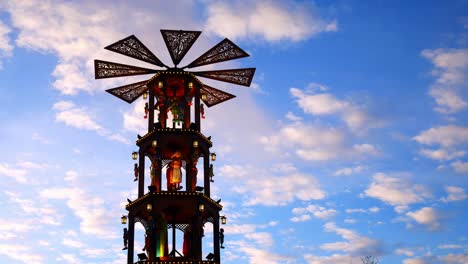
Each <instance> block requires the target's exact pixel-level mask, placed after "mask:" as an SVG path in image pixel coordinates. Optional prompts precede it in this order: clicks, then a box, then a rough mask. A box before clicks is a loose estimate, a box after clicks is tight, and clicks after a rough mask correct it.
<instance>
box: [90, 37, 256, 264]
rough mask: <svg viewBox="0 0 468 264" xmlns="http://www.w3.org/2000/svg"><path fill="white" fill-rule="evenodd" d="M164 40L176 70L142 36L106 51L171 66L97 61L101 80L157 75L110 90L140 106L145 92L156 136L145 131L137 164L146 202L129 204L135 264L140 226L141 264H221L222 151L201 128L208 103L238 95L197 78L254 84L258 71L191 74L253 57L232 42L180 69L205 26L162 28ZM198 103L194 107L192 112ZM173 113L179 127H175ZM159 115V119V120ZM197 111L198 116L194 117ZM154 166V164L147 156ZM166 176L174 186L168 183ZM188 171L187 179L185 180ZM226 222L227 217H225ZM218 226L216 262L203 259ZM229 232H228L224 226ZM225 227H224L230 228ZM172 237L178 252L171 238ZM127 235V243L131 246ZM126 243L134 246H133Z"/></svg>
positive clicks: (135, 155)
mask: <svg viewBox="0 0 468 264" xmlns="http://www.w3.org/2000/svg"><path fill="white" fill-rule="evenodd" d="M161 33H162V36H163V39H164V42H165V43H166V46H167V48H168V50H169V53H170V55H171V59H172V62H173V63H174V67H172V68H169V67H168V66H166V65H165V64H164V63H163V62H161V61H160V60H159V59H158V58H157V57H156V56H155V55H154V54H153V53H152V52H151V51H150V50H149V49H148V48H147V47H146V46H145V45H143V43H141V42H140V41H139V40H138V39H137V38H136V37H135V36H133V35H132V36H130V37H127V38H125V39H122V40H120V41H118V42H116V43H114V44H112V45H109V46H107V47H106V49H108V50H111V51H114V52H117V53H120V54H123V55H125V56H129V57H132V58H135V59H138V60H142V61H145V62H148V63H150V64H153V65H156V66H159V67H163V68H165V69H163V70H157V69H148V68H142V67H136V66H131V65H124V64H120V63H114V62H107V61H101V60H95V76H96V79H101V78H112V77H121V76H131V75H140V74H154V76H153V77H151V78H150V79H149V80H145V81H141V82H137V83H133V84H128V85H124V86H120V87H117V88H113V89H109V90H107V92H109V93H111V94H113V95H115V96H117V97H118V98H120V99H122V100H124V101H126V102H128V103H132V102H133V101H135V100H136V99H137V98H139V97H140V96H143V99H144V100H147V102H145V107H144V109H142V118H145V119H147V120H148V133H147V134H146V135H144V136H140V135H138V140H137V141H136V145H137V146H138V147H139V150H138V152H134V153H132V157H133V158H134V159H135V160H136V159H138V164H135V165H134V169H135V172H134V179H135V180H138V199H136V200H135V201H130V200H128V199H127V200H128V201H129V204H127V206H126V209H127V210H128V218H127V216H123V217H122V223H123V224H127V219H128V235H127V237H128V261H127V263H128V264H133V263H134V240H135V237H134V233H135V224H136V223H137V222H139V223H141V224H142V225H143V226H144V228H145V240H144V241H142V242H144V245H145V246H144V248H143V251H146V252H145V253H146V254H144V253H141V254H138V258H139V261H138V262H137V263H140V264H144V263H145V264H146V263H152V264H153V263H154V264H156V263H174V264H175V263H220V262H221V260H220V246H222V244H223V242H224V234H223V233H221V234H220V228H219V225H220V221H219V220H220V214H219V212H220V211H221V210H222V206H221V205H220V204H219V202H220V201H221V200H219V202H215V201H213V200H212V199H211V198H210V183H211V182H212V181H213V176H214V172H213V165H212V164H210V159H211V160H215V159H216V154H215V153H210V148H211V147H212V142H211V137H208V138H207V137H205V135H203V134H202V133H201V131H200V118H205V110H204V108H203V104H202V103H201V101H203V103H204V104H205V105H206V106H207V107H211V106H213V105H216V104H219V103H222V102H224V101H227V100H229V99H232V98H234V97H235V96H234V95H232V94H229V93H226V92H224V91H221V90H218V89H216V88H213V87H210V86H208V85H205V84H203V83H202V82H201V81H200V80H199V79H198V78H197V77H196V76H199V77H205V78H210V79H214V80H219V81H224V82H229V83H234V84H239V85H244V86H250V83H251V81H252V78H253V75H254V73H255V68H244V69H230V70H216V71H199V72H192V71H186V70H185V69H187V68H194V67H198V66H202V65H208V64H213V63H218V62H222V61H227V60H232V59H237V58H242V57H247V56H249V55H248V54H247V53H246V52H245V51H243V50H242V49H240V48H239V47H238V46H236V45H235V44H234V43H232V42H231V41H230V40H228V39H224V40H223V41H221V42H220V43H219V44H217V45H215V46H214V47H213V48H211V49H210V50H208V51H207V52H206V53H204V54H203V55H201V56H200V57H198V58H197V59H196V60H194V61H193V62H191V63H190V64H188V65H187V66H185V67H182V68H178V67H177V65H178V64H179V63H180V61H181V60H182V58H183V57H184V56H185V54H186V53H187V52H188V50H189V49H190V47H191V46H192V45H193V43H194V42H195V40H196V39H197V38H198V36H199V35H200V34H201V32H200V31H182V30H179V31H175V30H161ZM192 106H193V109H192ZM169 113H171V117H172V122H171V123H172V124H169V122H168V121H169V120H170V119H168V118H169ZM155 115H157V122H155ZM192 115H193V116H192ZM200 158H201V160H202V163H201V165H200V166H203V175H200V176H201V178H202V179H203V186H197V177H198V168H197V166H198V164H199V159H200ZM147 159H148V160H149V164H146V160H147ZM148 165H149V167H150V175H149V177H150V185H149V186H148V190H149V191H148V192H146V193H145V188H144V186H145V178H146V177H145V168H147V166H148ZM163 173H166V179H165V181H166V184H165V186H164V185H163V177H162V175H163ZM184 176H185V181H184V179H183V178H184ZM222 218H223V219H222V220H223V221H222V222H223V223H225V220H226V218H225V216H222ZM207 222H211V223H212V224H213V245H214V246H213V247H214V252H213V253H210V254H209V256H210V259H209V260H202V237H203V234H204V225H205V223H207ZM176 229H179V230H181V231H182V232H183V233H184V235H183V240H184V241H183V248H182V253H180V252H179V250H177V249H176V235H175V234H176ZM221 230H222V229H221ZM222 231H224V230H222ZM169 236H171V237H172V250H171V252H169V247H168V241H169V239H168V238H169ZM125 240H126V239H125V238H124V243H125ZM125 247H127V245H126V244H125Z"/></svg>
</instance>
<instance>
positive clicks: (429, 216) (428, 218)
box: [406, 207, 440, 230]
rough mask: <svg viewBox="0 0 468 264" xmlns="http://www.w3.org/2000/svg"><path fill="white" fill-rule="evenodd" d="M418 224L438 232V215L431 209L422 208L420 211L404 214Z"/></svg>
mask: <svg viewBox="0 0 468 264" xmlns="http://www.w3.org/2000/svg"><path fill="white" fill-rule="evenodd" d="M406 215H407V216H409V217H410V218H412V219H413V220H414V221H416V222H417V223H419V224H422V225H426V226H428V227H429V229H430V230H438V229H439V228H440V222H439V220H440V215H439V213H438V212H437V211H436V210H434V209H433V208H431V207H423V208H421V209H420V210H417V211H414V212H408V213H406Z"/></svg>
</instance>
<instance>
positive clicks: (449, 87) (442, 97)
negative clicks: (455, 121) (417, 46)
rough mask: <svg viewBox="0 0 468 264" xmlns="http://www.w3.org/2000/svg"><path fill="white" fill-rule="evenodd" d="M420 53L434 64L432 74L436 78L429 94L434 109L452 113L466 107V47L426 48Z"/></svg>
mask: <svg viewBox="0 0 468 264" xmlns="http://www.w3.org/2000/svg"><path fill="white" fill-rule="evenodd" d="M421 55H422V56H423V57H425V58H426V59H428V60H430V61H431V62H432V64H433V65H434V69H433V71H432V75H433V76H434V77H435V78H436V80H435V83H434V84H433V85H432V87H431V89H430V92H429V94H430V95H431V96H432V97H433V98H434V99H435V101H436V104H437V107H436V108H435V110H436V111H437V112H440V113H443V114H452V113H456V112H459V111H461V110H463V109H465V108H467V107H468V103H467V102H466V101H465V99H464V98H463V97H464V95H465V94H466V91H464V87H463V86H464V85H465V84H466V73H467V71H468V49H436V50H429V49H426V50H423V51H422V52H421Z"/></svg>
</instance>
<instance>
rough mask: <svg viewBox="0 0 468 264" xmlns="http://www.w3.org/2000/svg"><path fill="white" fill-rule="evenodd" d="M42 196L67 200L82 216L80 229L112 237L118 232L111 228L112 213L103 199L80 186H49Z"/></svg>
mask: <svg viewBox="0 0 468 264" xmlns="http://www.w3.org/2000/svg"><path fill="white" fill-rule="evenodd" d="M39 196H40V197H41V198H45V199H57V200H66V202H67V206H68V207H69V208H70V209H71V210H73V212H74V214H75V215H76V216H77V217H78V218H80V220H81V222H80V230H81V231H82V232H83V233H85V234H92V235H97V236H99V237H101V238H104V239H112V238H115V237H116V234H114V232H113V231H112V230H111V228H110V226H111V225H110V222H109V221H110V219H112V218H113V217H112V215H111V214H112V213H111V212H110V211H109V210H108V209H107V208H106V206H108V205H106V203H105V201H104V200H103V199H101V198H99V197H96V196H92V195H90V194H88V193H87V192H85V191H84V190H82V189H79V188H76V187H75V188H47V189H44V190H42V191H41V192H40V195H39Z"/></svg>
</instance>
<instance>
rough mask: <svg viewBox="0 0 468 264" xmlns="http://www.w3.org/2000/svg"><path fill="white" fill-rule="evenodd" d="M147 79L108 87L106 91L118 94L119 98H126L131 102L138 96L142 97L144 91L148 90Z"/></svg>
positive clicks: (126, 100)
mask: <svg viewBox="0 0 468 264" xmlns="http://www.w3.org/2000/svg"><path fill="white" fill-rule="evenodd" d="M147 81H148V80H146V81H142V82H137V83H132V84H127V85H124V86H119V87H116V88H112V89H108V90H106V92H108V93H110V94H112V95H114V96H117V97H118V98H120V99H122V100H124V101H125V102H127V103H129V104H131V103H133V101H135V100H136V99H137V98H138V97H140V96H141V95H142V94H143V93H145V92H146V90H148V87H146V82H147Z"/></svg>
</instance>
